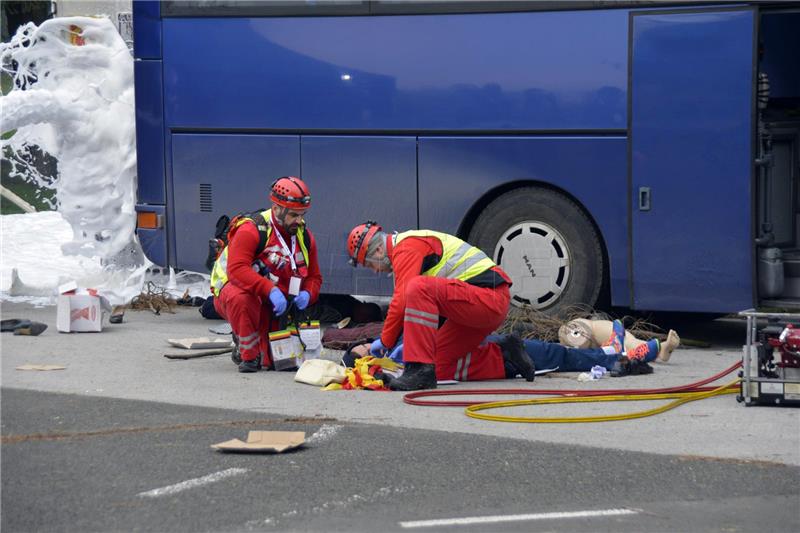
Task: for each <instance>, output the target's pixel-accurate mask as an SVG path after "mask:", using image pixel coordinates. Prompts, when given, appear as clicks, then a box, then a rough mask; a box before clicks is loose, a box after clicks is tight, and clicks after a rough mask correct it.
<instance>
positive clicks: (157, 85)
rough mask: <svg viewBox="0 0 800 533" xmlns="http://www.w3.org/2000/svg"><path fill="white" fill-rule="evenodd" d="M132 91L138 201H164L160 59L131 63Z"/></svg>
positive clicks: (157, 202) (148, 202)
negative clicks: (134, 94) (133, 92)
mask: <svg viewBox="0 0 800 533" xmlns="http://www.w3.org/2000/svg"><path fill="white" fill-rule="evenodd" d="M133 72H134V89H135V93H136V156H137V157H136V170H137V174H138V176H137V177H138V183H137V187H138V191H137V192H138V201H139V202H140V203H143V204H164V203H165V202H166V194H165V189H164V184H165V181H164V102H163V98H162V96H163V93H162V85H161V61H154V60H144V61H136V62H134V64H133Z"/></svg>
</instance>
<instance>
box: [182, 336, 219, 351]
mask: <svg viewBox="0 0 800 533" xmlns="http://www.w3.org/2000/svg"><path fill="white" fill-rule="evenodd" d="M167 342H168V343H170V345H172V346H175V347H176V348H183V349H185V350H201V349H209V348H233V341H232V340H230V339H220V338H219V337H216V338H213V339H211V338H209V337H193V338H190V339H167Z"/></svg>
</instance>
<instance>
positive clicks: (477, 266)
mask: <svg viewBox="0 0 800 533" xmlns="http://www.w3.org/2000/svg"><path fill="white" fill-rule="evenodd" d="M409 237H435V238H437V239H439V241H440V242H441V243H442V258H441V259H440V260H439V262H438V263H436V264H435V265H434V266H433V267H432V268H429V269H428V270H426V271H425V272H423V273H422V275H423V276H434V277H439V278H448V279H458V280H461V281H467V280H468V279H470V278H474V277H475V276H477V275H478V274H483V273H484V272H486V271H487V270H489V269H490V268H493V267H495V266H497V265H495V263H494V261H492V260H491V259H489V257H488V256H487V255H486V254H485V253H483V252H482V251H481V250H480V249H479V248H476V247H475V246H472V245H471V244H469V243H468V242H464V241H462V240H461V239H459V238H458V237H453V236H452V235H448V234H447V233H441V232H438V231H430V230H412V231H405V232H403V233H398V234H397V235H395V236H394V237H393V238H394V243H395V246H396V245H398V244H400V242H401V241H402V240H403V239H407V238H409Z"/></svg>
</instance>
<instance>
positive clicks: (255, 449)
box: [211, 431, 306, 453]
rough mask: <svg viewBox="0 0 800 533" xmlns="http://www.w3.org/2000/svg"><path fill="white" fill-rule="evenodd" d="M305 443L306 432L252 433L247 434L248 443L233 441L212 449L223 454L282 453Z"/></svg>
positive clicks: (213, 446) (221, 443) (214, 445)
mask: <svg viewBox="0 0 800 533" xmlns="http://www.w3.org/2000/svg"><path fill="white" fill-rule="evenodd" d="M305 441H306V432H305V431H251V432H249V433H248V434H247V442H242V441H240V440H239V439H231V440H226V441H225V442H220V443H219V444H212V445H211V447H212V448H214V449H215V450H219V451H221V452H249V453H263V452H274V453H281V452H285V451H286V450H292V449H294V448H298V447H300V446H302V445H303V443H304V442H305Z"/></svg>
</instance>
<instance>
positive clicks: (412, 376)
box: [389, 363, 436, 390]
mask: <svg viewBox="0 0 800 533" xmlns="http://www.w3.org/2000/svg"><path fill="white" fill-rule="evenodd" d="M389 388H390V389H392V390H421V389H435V388H436V367H435V366H434V365H429V364H425V363H406V364H405V369H404V370H403V375H402V376H400V377H399V378H397V379H393V380H391V382H390V383H389Z"/></svg>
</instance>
